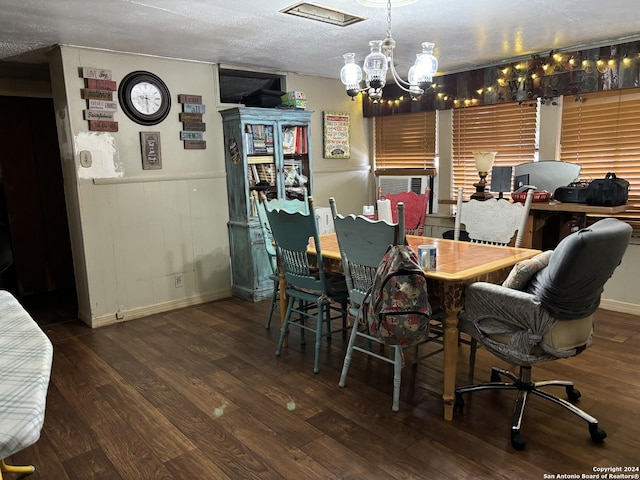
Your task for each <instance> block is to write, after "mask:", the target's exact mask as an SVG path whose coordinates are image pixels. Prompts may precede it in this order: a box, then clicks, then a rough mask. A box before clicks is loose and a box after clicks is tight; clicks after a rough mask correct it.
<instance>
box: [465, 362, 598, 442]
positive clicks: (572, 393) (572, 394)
mask: <svg viewBox="0 0 640 480" xmlns="http://www.w3.org/2000/svg"><path fill="white" fill-rule="evenodd" d="M501 377H507V378H509V379H510V380H511V382H501V381H500V379H501ZM548 386H559V387H564V388H565V392H566V394H567V398H568V399H569V400H570V401H572V402H575V401H577V400H578V399H579V398H580V396H581V393H580V391H579V390H577V389H576V388H575V387H574V385H573V382H570V381H565V380H546V381H541V382H532V381H531V367H530V366H524V367H520V376H516V375H514V374H513V373H511V372H509V371H508V370H504V369H502V368H498V367H492V368H491V382H489V383H481V384H478V385H468V386H466V387H460V388H456V390H455V403H454V409H456V410H460V411H462V410H463V409H464V399H463V398H462V394H463V393H470V392H477V391H480V390H518V397H517V398H516V402H515V407H514V409H513V417H512V421H511V446H512V447H513V448H514V449H516V450H522V449H523V448H524V446H525V444H526V441H525V439H524V437H523V436H522V435H521V434H520V427H521V426H522V418H523V416H524V408H525V406H526V403H527V399H528V398H529V394H534V395H537V396H539V397H542V398H545V399H547V400H549V401H551V402H553V403H555V404H557V405H560V406H561V407H564V408H565V409H567V410H569V411H570V412H572V413H573V414H574V415H577V416H578V417H580V418H582V419H583V420H585V421H586V422H587V423H588V424H589V435H590V436H591V440H592V441H594V442H595V443H600V442H602V441H603V440H604V439H605V438H606V437H607V433H606V432H605V431H604V430H603V429H601V428H600V427H599V426H598V420H597V419H596V418H594V417H592V416H591V415H589V414H588V413H586V412H585V411H584V410H581V409H579V408H578V407H576V406H575V405H573V404H572V403H569V402H568V401H566V400H563V399H562V398H559V397H556V396H554V395H551V394H549V393H547V392H545V391H542V390H540V388H542V387H548Z"/></svg>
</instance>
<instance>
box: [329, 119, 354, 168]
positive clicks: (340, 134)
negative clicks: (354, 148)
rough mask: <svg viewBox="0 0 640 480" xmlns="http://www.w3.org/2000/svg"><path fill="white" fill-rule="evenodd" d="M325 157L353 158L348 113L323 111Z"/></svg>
mask: <svg viewBox="0 0 640 480" xmlns="http://www.w3.org/2000/svg"><path fill="white" fill-rule="evenodd" d="M322 120H323V130H324V134H323V137H324V155H323V156H324V158H351V138H350V126H351V118H350V117H349V114H348V113H338V112H323V113H322Z"/></svg>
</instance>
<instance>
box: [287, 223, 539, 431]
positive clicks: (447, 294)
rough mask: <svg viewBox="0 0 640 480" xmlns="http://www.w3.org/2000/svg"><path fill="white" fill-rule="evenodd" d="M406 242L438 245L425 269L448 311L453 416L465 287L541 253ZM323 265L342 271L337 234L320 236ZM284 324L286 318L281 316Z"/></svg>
mask: <svg viewBox="0 0 640 480" xmlns="http://www.w3.org/2000/svg"><path fill="white" fill-rule="evenodd" d="M406 239H407V243H408V244H409V245H410V246H411V248H412V249H413V250H414V251H415V252H417V251H418V246H420V245H433V246H435V247H436V266H435V268H434V269H430V270H424V273H425V276H426V277H427V288H428V289H429V296H433V297H435V298H438V299H439V302H440V307H441V308H442V309H443V310H444V312H445V315H446V317H445V321H444V345H443V346H444V355H443V372H444V386H443V392H442V400H443V404H444V419H445V420H452V419H453V407H454V389H455V383H456V365H457V357H458V313H459V312H460V310H461V309H462V307H463V305H464V290H465V287H466V286H467V285H469V284H471V283H473V282H479V281H484V282H491V283H501V282H502V281H504V279H505V278H506V277H507V275H508V274H509V272H510V270H511V268H512V267H513V266H514V265H515V264H516V263H518V262H519V261H521V260H525V259H528V258H531V257H534V256H535V255H537V254H539V253H540V250H536V249H530V248H516V247H508V246H507V247H504V246H497V245H488V244H481V243H472V242H462V241H455V240H446V239H442V238H432V237H422V236H414V235H407V237H406ZM318 240H319V242H320V251H321V254H322V258H323V265H324V266H325V268H326V269H327V270H329V271H337V272H342V271H343V269H342V258H341V255H340V247H339V245H338V239H337V237H336V234H335V233H327V234H323V235H320V236H319V238H318ZM309 253H310V254H316V248H315V242H314V241H313V239H310V244H309ZM280 281H281V285H280V292H285V291H286V280H284V275H282V276H281V280H280ZM282 297H284V295H281V302H283V303H282V305H283V308H281V310H280V311H281V312H282V313H281V315H282V317H284V313H286V301H287V300H286V298H282ZM281 320H282V323H284V318H282V319H281Z"/></svg>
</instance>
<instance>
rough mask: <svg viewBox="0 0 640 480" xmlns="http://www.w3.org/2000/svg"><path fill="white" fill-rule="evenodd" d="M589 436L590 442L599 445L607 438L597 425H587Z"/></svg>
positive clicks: (605, 433)
mask: <svg viewBox="0 0 640 480" xmlns="http://www.w3.org/2000/svg"><path fill="white" fill-rule="evenodd" d="M589 434H590V435H591V440H592V441H594V442H595V443H601V442H602V441H603V440H604V439H605V438H607V432H605V431H604V430H603V429H601V428H600V427H598V424H597V423H590V424H589Z"/></svg>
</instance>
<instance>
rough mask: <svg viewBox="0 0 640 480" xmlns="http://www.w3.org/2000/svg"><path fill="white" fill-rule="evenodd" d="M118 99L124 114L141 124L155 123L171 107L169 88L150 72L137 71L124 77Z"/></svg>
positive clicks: (162, 117)
mask: <svg viewBox="0 0 640 480" xmlns="http://www.w3.org/2000/svg"><path fill="white" fill-rule="evenodd" d="M118 99H119V100H120V106H121V107H122V111H123V112H124V113H125V115H127V117H129V118H130V119H131V120H133V121H134V122H136V123H139V124H141V125H157V124H158V123H160V122H162V121H163V120H164V119H165V118H166V117H167V115H168V114H169V110H170V109H171V95H170V93H169V89H168V88H167V86H166V85H165V83H164V82H163V81H162V80H161V79H160V78H159V77H158V76H156V75H154V74H153V73H151V72H144V71H137V72H132V73H130V74H128V75H127V76H126V77H124V78H123V79H122V82H120V87H119V88H118Z"/></svg>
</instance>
